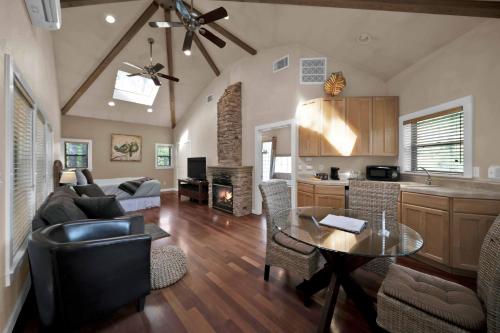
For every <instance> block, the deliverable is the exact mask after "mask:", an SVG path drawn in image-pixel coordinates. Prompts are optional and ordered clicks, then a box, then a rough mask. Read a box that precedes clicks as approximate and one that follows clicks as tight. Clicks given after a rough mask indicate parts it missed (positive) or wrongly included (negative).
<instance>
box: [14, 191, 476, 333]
mask: <svg viewBox="0 0 500 333" xmlns="http://www.w3.org/2000/svg"><path fill="white" fill-rule="evenodd" d="M144 214H145V219H146V221H147V222H152V223H157V224H158V225H159V226H161V227H162V228H163V229H164V230H165V231H167V232H168V233H170V234H171V236H170V237H167V238H163V239H159V240H157V241H154V242H153V245H152V246H153V247H158V246H163V245H170V244H174V245H177V246H179V247H181V248H182V249H183V250H184V252H185V253H186V255H187V257H188V273H187V274H186V275H185V276H184V278H183V279H182V280H181V281H179V282H178V283H176V284H175V285H173V286H170V287H168V288H164V289H161V290H155V291H152V292H151V294H150V295H149V296H148V297H147V299H146V306H145V309H144V312H141V313H137V312H135V308H134V306H133V305H130V306H128V307H124V308H122V309H120V310H118V311H117V312H116V313H114V314H113V315H111V316H109V317H108V318H105V319H102V320H101V321H99V322H95V323H92V324H90V325H88V326H86V327H83V328H82V329H81V331H82V332H113V333H119V332H197V333H200V332H201V333H203V332H231V333H237V332H314V331H315V328H316V325H317V323H318V322H319V319H320V315H321V304H319V303H320V302H321V300H320V297H318V300H317V302H314V303H313V305H312V306H311V307H309V308H306V307H304V305H303V304H302V302H301V300H300V299H299V298H298V297H297V295H296V293H295V290H294V288H295V285H297V284H298V283H299V282H301V281H299V280H297V279H296V278H294V277H293V276H291V275H290V274H288V273H287V272H285V271H283V270H281V269H279V268H271V276H270V280H269V282H265V281H264V280H263V268H264V256H265V242H266V239H265V237H266V227H265V219H264V218H263V217H260V216H256V215H250V216H246V217H242V218H236V217H233V216H231V215H229V214H226V213H223V212H219V211H217V210H213V209H209V208H208V207H207V206H201V205H198V204H197V203H193V202H190V201H187V200H182V201H181V202H179V201H178V199H177V195H176V193H163V194H162V206H161V209H154V210H149V211H147V212H145V213H144ZM413 262H414V261H413V260H411V259H407V260H404V262H403V264H405V265H407V266H413V267H416V269H419V270H423V271H426V270H427V268H428V266H426V265H422V264H414V263H413ZM432 272H433V273H435V274H437V275H443V276H445V277H446V278H448V279H453V280H455V281H457V282H459V283H463V284H466V285H469V286H471V285H472V284H473V281H471V280H469V279H460V278H458V279H455V278H454V277H453V276H450V275H449V274H445V273H441V272H440V271H437V272H436V271H432ZM15 331H16V332H38V331H40V325H39V322H38V320H37V314H36V306H35V305H34V298H33V296H32V295H31V296H30V297H29V299H28V301H27V303H26V304H25V307H24V309H23V311H22V313H21V316H20V318H19V320H18V323H17V325H16V329H15ZM331 331H332V332H369V331H370V329H369V328H368V326H367V325H366V324H365V322H364V321H363V319H362V318H361V316H360V314H359V312H358V311H357V309H356V308H355V307H354V305H353V303H352V302H351V301H349V300H346V298H345V294H344V293H343V292H341V294H340V297H339V301H338V303H337V307H336V309H335V314H334V320H333V322H332V326H331Z"/></svg>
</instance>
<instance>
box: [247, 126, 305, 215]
mask: <svg viewBox="0 0 500 333" xmlns="http://www.w3.org/2000/svg"><path fill="white" fill-rule="evenodd" d="M283 127H290V133H291V138H290V142H291V155H292V179H291V183H292V198H291V199H292V207H293V208H295V207H297V189H296V186H297V182H296V179H297V177H296V175H297V123H296V122H295V119H290V120H284V121H278V122H275V123H269V124H264V125H259V126H255V160H254V161H255V169H254V170H255V173H254V180H253V187H254V190H253V202H254V206H253V209H252V213H253V214H256V215H260V214H262V197H261V195H260V191H259V184H260V180H261V179H262V151H261V147H262V132H264V131H269V130H272V129H277V128H283Z"/></svg>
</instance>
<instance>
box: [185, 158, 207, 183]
mask: <svg viewBox="0 0 500 333" xmlns="http://www.w3.org/2000/svg"><path fill="white" fill-rule="evenodd" d="M188 177H189V178H192V179H199V180H206V179H207V159H206V157H188Z"/></svg>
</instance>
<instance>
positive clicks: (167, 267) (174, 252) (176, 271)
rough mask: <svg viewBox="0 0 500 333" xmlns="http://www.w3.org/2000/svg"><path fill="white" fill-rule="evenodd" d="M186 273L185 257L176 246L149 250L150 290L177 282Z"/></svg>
mask: <svg viewBox="0 0 500 333" xmlns="http://www.w3.org/2000/svg"><path fill="white" fill-rule="evenodd" d="M186 272H187V261H186V255H185V254H184V252H182V250H181V249H180V248H178V247H177V246H173V245H170V246H165V247H160V248H156V249H152V250H151V289H160V288H165V287H167V286H170V285H171V284H174V283H176V282H177V281H179V280H180V279H181V278H182V277H183V276H184V274H186Z"/></svg>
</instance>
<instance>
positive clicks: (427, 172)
mask: <svg viewBox="0 0 500 333" xmlns="http://www.w3.org/2000/svg"><path fill="white" fill-rule="evenodd" d="M418 169H422V170H424V171H425V173H426V174H427V179H426V180H425V183H426V184H427V185H432V178H431V174H430V173H429V171H427V169H426V168H424V167H418ZM418 169H417V170H418Z"/></svg>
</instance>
